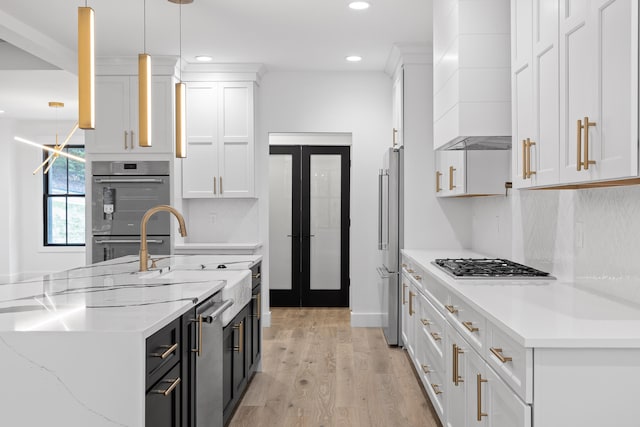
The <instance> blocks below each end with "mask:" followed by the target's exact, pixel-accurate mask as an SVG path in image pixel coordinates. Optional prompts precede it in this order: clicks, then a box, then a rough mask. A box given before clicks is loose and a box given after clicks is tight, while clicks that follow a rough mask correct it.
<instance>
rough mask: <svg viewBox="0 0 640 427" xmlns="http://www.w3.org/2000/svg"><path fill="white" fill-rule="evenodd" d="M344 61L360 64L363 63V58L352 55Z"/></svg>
mask: <svg viewBox="0 0 640 427" xmlns="http://www.w3.org/2000/svg"><path fill="white" fill-rule="evenodd" d="M344 59H346V60H347V61H349V62H360V61H362V56H358V55H351V56H347V57H346V58H344Z"/></svg>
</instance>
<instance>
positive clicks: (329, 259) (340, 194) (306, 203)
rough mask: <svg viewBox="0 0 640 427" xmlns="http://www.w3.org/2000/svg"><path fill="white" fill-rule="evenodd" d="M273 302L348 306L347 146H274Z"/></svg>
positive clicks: (271, 175) (271, 210) (271, 211)
mask: <svg viewBox="0 0 640 427" xmlns="http://www.w3.org/2000/svg"><path fill="white" fill-rule="evenodd" d="M269 165H270V166H269V168H270V170H269V181H270V182H269V189H270V208H269V217H270V219H269V222H270V225H269V241H270V244H269V247H270V259H271V261H270V274H269V278H270V279H269V280H270V288H271V289H270V301H271V306H272V307H348V306H349V172H350V170H349V165H350V152H349V147H347V146H299V145H291V146H275V145H274V146H271V147H270V159H269Z"/></svg>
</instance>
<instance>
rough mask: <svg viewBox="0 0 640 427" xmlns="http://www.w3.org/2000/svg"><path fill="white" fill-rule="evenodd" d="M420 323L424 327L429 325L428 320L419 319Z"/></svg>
mask: <svg viewBox="0 0 640 427" xmlns="http://www.w3.org/2000/svg"><path fill="white" fill-rule="evenodd" d="M420 321H421V322H422V324H423V325H424V326H429V325H430V324H431V322H430V321H429V319H420Z"/></svg>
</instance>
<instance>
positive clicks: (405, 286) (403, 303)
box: [402, 283, 408, 305]
mask: <svg viewBox="0 0 640 427" xmlns="http://www.w3.org/2000/svg"><path fill="white" fill-rule="evenodd" d="M407 288H408V286H407V284H406V283H403V284H402V305H405V304H406V303H407V299H406V297H405V296H404V291H405V290H407Z"/></svg>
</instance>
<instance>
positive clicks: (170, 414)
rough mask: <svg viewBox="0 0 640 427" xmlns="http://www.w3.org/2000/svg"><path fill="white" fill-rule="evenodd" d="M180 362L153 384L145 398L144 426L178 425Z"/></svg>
mask: <svg viewBox="0 0 640 427" xmlns="http://www.w3.org/2000/svg"><path fill="white" fill-rule="evenodd" d="M180 383H181V378H180V363H176V365H175V366H174V367H173V368H172V369H171V370H170V371H169V372H167V374H166V375H165V376H164V377H163V378H162V379H160V380H159V381H158V382H157V383H156V384H154V385H153V386H152V387H151V389H150V390H149V391H148V392H147V395H146V398H145V426H146V427H180V426H181V425H182V424H181V422H182V421H181V417H182V406H181V405H182V401H181V396H182V387H181V386H180Z"/></svg>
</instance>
